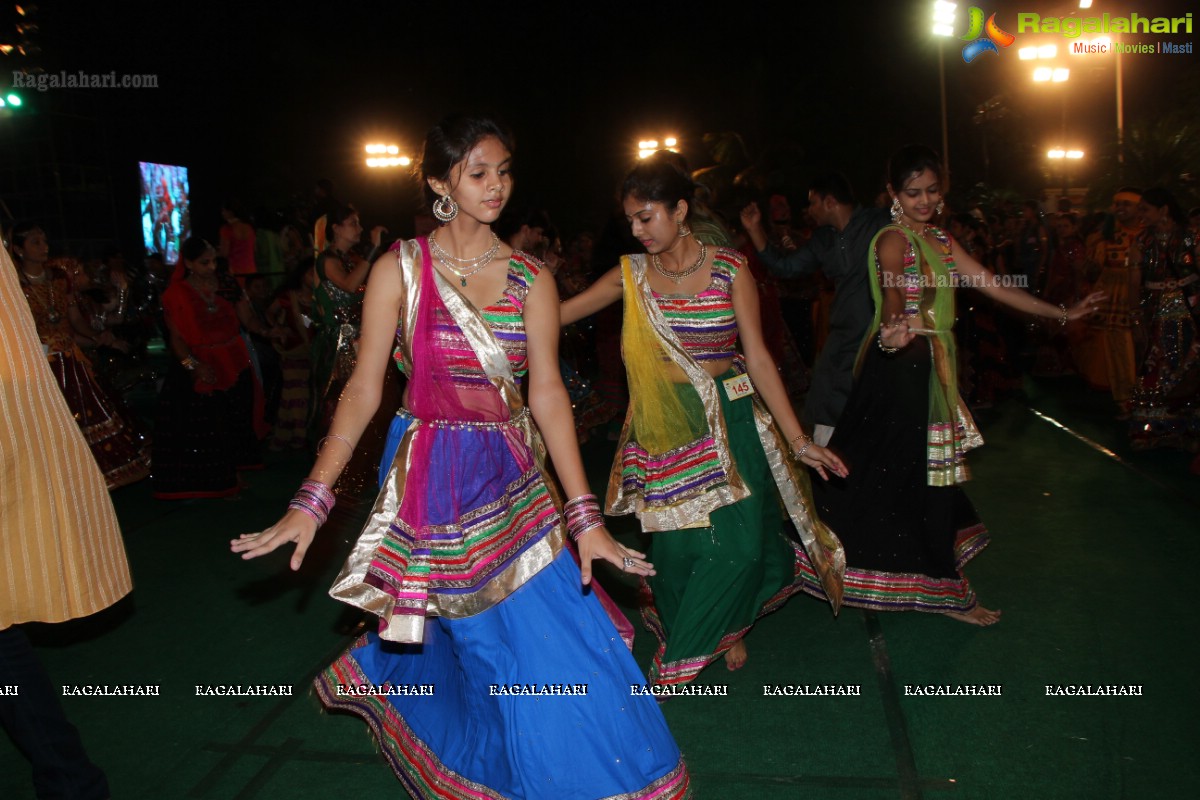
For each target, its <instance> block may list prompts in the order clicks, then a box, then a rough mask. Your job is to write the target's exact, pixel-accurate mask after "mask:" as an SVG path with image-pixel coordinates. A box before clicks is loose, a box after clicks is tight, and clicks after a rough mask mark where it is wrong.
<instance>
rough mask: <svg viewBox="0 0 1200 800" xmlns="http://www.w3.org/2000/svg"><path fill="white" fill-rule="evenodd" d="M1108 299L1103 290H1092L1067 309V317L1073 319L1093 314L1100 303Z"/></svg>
mask: <svg viewBox="0 0 1200 800" xmlns="http://www.w3.org/2000/svg"><path fill="white" fill-rule="evenodd" d="M1106 299H1108V295H1106V294H1105V293H1104V292H1092V293H1091V294H1089V295H1088V296H1087V297H1085V298H1083V299H1082V300H1080V301H1079V302H1078V303H1076V304H1075V305H1073V306H1071V307H1070V308H1068V309H1067V319H1068V320H1070V321H1074V320H1077V319H1083V318H1084V317H1088V316H1091V315H1092V314H1095V313H1096V311H1097V310H1098V309H1099V308H1100V304H1101V303H1102V302H1104V301H1105V300H1106Z"/></svg>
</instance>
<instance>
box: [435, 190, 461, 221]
mask: <svg viewBox="0 0 1200 800" xmlns="http://www.w3.org/2000/svg"><path fill="white" fill-rule="evenodd" d="M433 215H434V216H435V217H437V219H438V221H439V222H449V221H450V220H452V219H454V218H455V217H457V216H458V203H456V202H454V198H453V197H451V196H450V195H448V194H444V195H442V196H441V197H440V198H438V199H437V200H434V201H433Z"/></svg>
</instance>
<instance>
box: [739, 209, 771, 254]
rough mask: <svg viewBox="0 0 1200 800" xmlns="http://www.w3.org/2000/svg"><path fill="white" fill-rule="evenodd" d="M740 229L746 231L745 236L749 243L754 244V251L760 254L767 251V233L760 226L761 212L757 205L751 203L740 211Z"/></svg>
mask: <svg viewBox="0 0 1200 800" xmlns="http://www.w3.org/2000/svg"><path fill="white" fill-rule="evenodd" d="M741 216H742V227H743V228H744V229H745V230H746V235H747V236H749V237H750V241H752V242H754V249H755V250H757V251H758V252H762V251H763V250H766V249H767V232H766V231H764V230H763V226H762V211H761V210H760V209H759V207H758V203H751V204H750V205H748V206H746V207H745V208H743V209H742V215H741Z"/></svg>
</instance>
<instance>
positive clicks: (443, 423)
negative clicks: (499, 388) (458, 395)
mask: <svg viewBox="0 0 1200 800" xmlns="http://www.w3.org/2000/svg"><path fill="white" fill-rule="evenodd" d="M396 416H398V417H408V418H409V419H411V420H412V421H413V422H419V423H421V424H422V425H428V426H430V427H433V428H446V429H448V430H452V431H453V430H466V429H468V428H479V429H483V430H499V429H503V428H516V427H520V426H521V425H523V424H524V422H525V419H526V417H528V416H529V408H528V407H526V408H522V409H521V410H520V411H518V412H517V413H516V414H514V415H513V416H512V417H511V418H510V419H504V420H498V421H496V422H477V421H474V420H465V419H421V418H420V417H418V416H416V415H414V414H413V413H412V412H411V411H409V410H408V409H407V408H402V409H400V410H399V411H397V412H396Z"/></svg>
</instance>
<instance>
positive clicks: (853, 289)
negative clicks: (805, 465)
mask: <svg viewBox="0 0 1200 800" xmlns="http://www.w3.org/2000/svg"><path fill="white" fill-rule="evenodd" d="M810 186H811V188H810V189H809V191H808V204H809V205H808V213H809V216H811V217H812V218H813V221H814V222H816V224H817V226H818V227H817V230H816V232H814V233H813V236H812V239H810V240H809V241H808V242H807V243H805V244H804V245H803V246H801V247H800V248H798V249H796V250H793V251H791V252H785V251H783V250H781V249H780V248H778V247H776V246H775V245H772V244H769V243H768V241H767V235H766V232H765V231H764V230H763V225H762V212H761V211H759V208H758V205H757V204H755V203H751V204H750V205H748V206H747V207H746V208H744V209H743V210H742V224H743V226H745V228H746V233H747V234H748V235H749V236H750V238H751V240H753V242H754V247H755V249H757V250H758V257H759V258H760V259H761V260H762V262H763V263H764V264H766V266H767V269H769V270H770V271H771V272H772V273H774V274H775V275H778V276H780V277H782V278H795V277H798V276H800V275H806V274H808V273H811V272H815V271H816V270H817V269H820V270H822V271H823V272H824V273H825V276H826V277H828V278H829V279H830V280H832V281H833V283H834V298H833V308H832V309H831V311H830V316H829V336H828V338H827V339H826V340H825V347H824V349H822V350H821V354H820V355H819V356H818V357H817V363H816V365H815V366H814V367H813V378H812V387H811V388H810V389H809V392H808V398H807V399H806V400H805V403H804V413H803V415H802V416H803V421H804V423H805V424H806V425H809V426H812V427H813V439H814V440H815V441H816V442H817V444H819V445H821V446H824V445H825V444H827V443H828V442H829V438H830V437H831V436H833V428H834V426H835V425H836V424H837V420H838V417H840V416H841V414H842V409H843V408H844V407H845V405H846V400H847V399H848V398H849V397H850V386H851V384H852V383H853V382H854V361H855V358H856V357H857V356H858V348H859V345H860V344H861V343H862V339H863V335H864V334H865V333H866V331H867V326H868V325H870V324H871V319H872V317H873V316H874V307H873V306H872V303H871V288H870V283H869V275H870V273H869V272H868V269H867V251H868V249H869V248H870V246H871V239H872V238H874V236H875V234H876V233H878V232H879V229H880V228H882V227H883V226H884V225H887V224H888V223H889V222H890V221H891V220H890V219H889V218H888V213H887V211H886V210H884V209H881V208H861V207H858V206H856V205H855V202H854V191H853V190H852V189H851V187H850V182H849V181H848V180H846V178H845V176H843V175H841V174H838V173H830V174H827V175H822V176H820V177H818V178H817V179H816V180H814V181H813V182H812V183H811V185H810Z"/></svg>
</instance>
